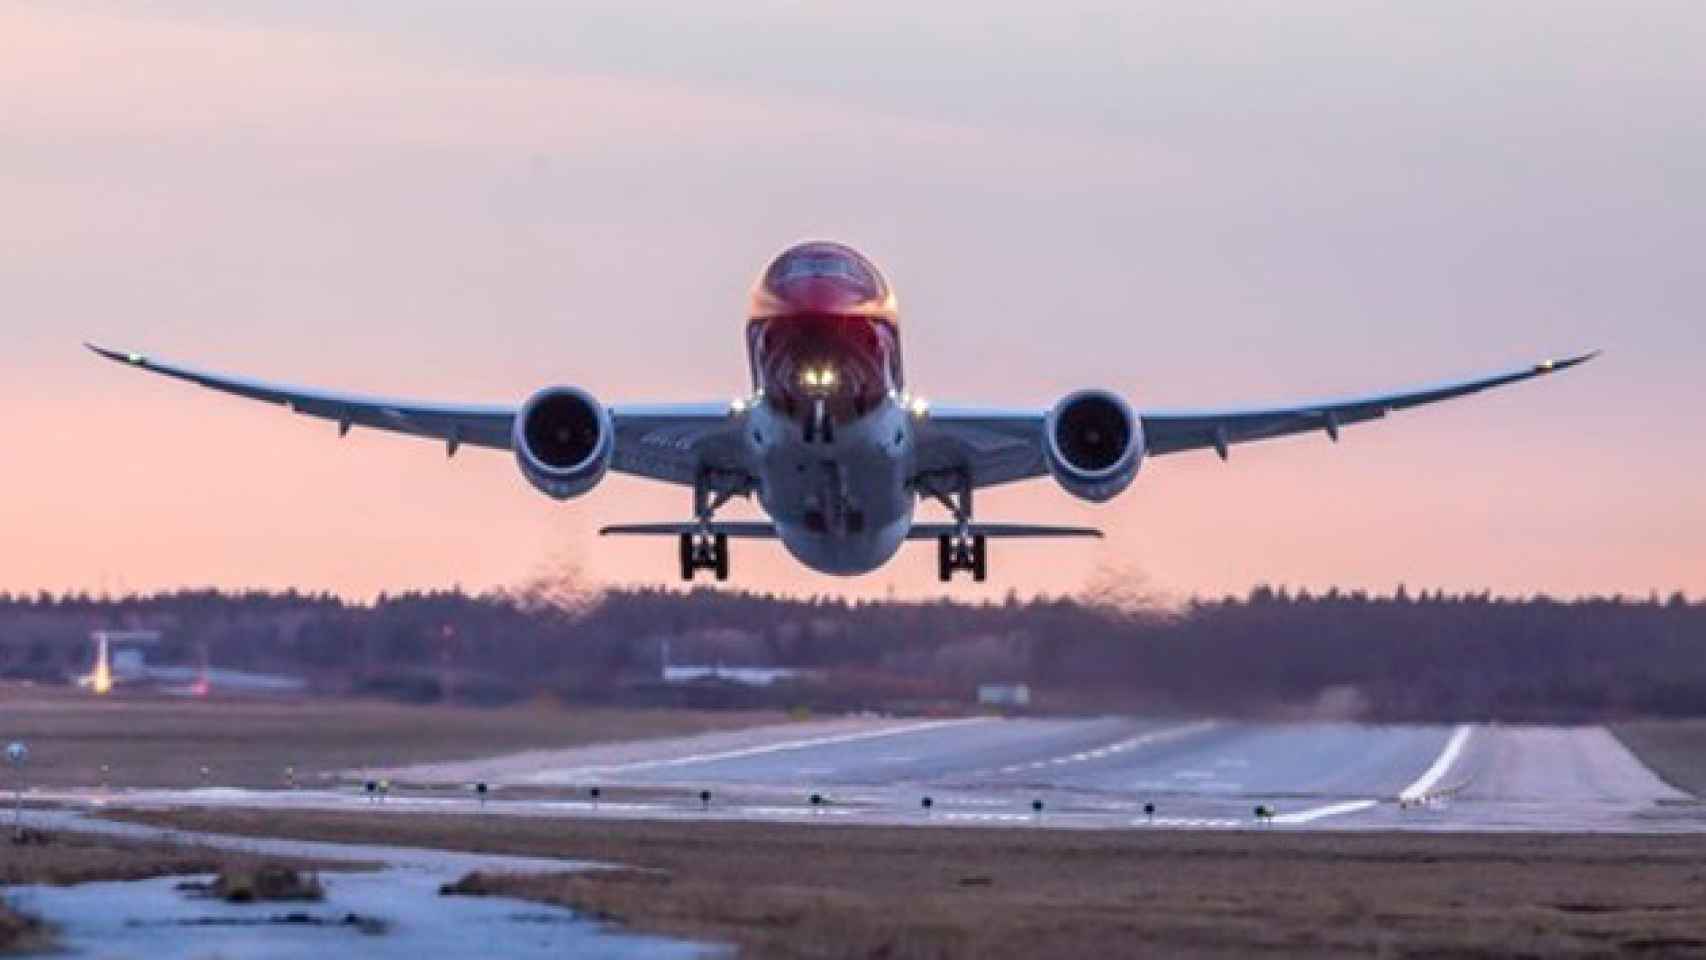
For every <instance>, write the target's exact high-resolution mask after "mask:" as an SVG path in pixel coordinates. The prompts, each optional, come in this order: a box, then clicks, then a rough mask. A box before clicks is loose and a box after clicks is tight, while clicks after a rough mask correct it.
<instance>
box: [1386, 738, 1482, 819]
mask: <svg viewBox="0 0 1706 960" xmlns="http://www.w3.org/2000/svg"><path fill="white" fill-rule="evenodd" d="M1472 729H1473V728H1472V727H1470V726H1469V724H1467V723H1464V724H1459V725H1458V727H1457V729H1456V730H1453V731H1452V732H1451V739H1450V740H1447V741H1446V742H1445V749H1444V750H1441V751H1440V752H1439V756H1438V757H1435V758H1434V762H1433V766H1431V767H1429V768H1428V769H1427V771H1426V772H1424V773H1423V774H1422V775H1421V776H1420V777H1418V778H1417V779H1416V782H1415V783H1412V784H1410V785H1409V786H1407V787H1405V788H1404V789H1403V790H1402V791H1400V792H1399V794H1398V799H1400V800H1403V801H1405V802H1414V801H1416V800H1420V799H1422V798H1423V797H1425V796H1426V795H1427V793H1428V791H1429V790H1432V789H1433V788H1434V787H1436V786H1438V785H1439V782H1440V781H1441V780H1443V779H1445V775H1446V774H1447V773H1449V772H1451V765H1452V764H1454V763H1456V762H1457V758H1458V756H1459V755H1461V754H1462V753H1463V745H1464V744H1466V743H1468V742H1469V733H1470V731H1471V730H1472Z"/></svg>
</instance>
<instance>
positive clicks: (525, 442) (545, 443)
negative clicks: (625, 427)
mask: <svg viewBox="0 0 1706 960" xmlns="http://www.w3.org/2000/svg"><path fill="white" fill-rule="evenodd" d="M514 430H515V433H514V436H513V439H512V443H511V446H513V447H514V448H515V460H516V462H517V463H518V464H520V465H521V473H522V475H523V476H525V477H526V478H527V482H528V483H531V484H533V486H534V487H535V488H537V489H538V490H539V492H540V493H543V494H545V495H546V496H548V497H552V498H554V499H557V500H567V499H569V498H570V497H578V496H580V495H581V494H583V493H585V492H587V491H588V490H591V489H592V488H593V487H594V486H596V485H597V484H598V481H600V480H602V479H604V472H605V471H606V470H608V469H609V468H610V453H611V450H612V449H613V448H614V446H615V430H614V428H613V427H612V425H611V422H610V411H608V410H606V409H605V408H604V407H603V406H602V405H600V404H599V402H598V401H597V400H594V399H593V398H592V396H591V395H590V394H588V393H587V392H586V391H584V390H580V389H577V388H575V387H546V388H545V389H543V390H541V391H539V392H538V393H535V394H534V395H533V396H531V397H529V398H527V402H526V403H525V404H522V407H521V412H520V413H518V414H516V417H515V427H514Z"/></svg>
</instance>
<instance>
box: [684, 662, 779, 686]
mask: <svg viewBox="0 0 1706 960" xmlns="http://www.w3.org/2000/svg"><path fill="white" fill-rule="evenodd" d="M801 672H802V671H799V670H796V669H794V668H793V667H725V666H723V665H722V664H720V663H718V664H711V665H696V664H673V663H666V664H664V665H663V682H664V683H699V682H702V681H710V682H722V683H743V684H746V685H747V686H749V687H768V686H770V685H771V684H773V683H775V682H777V681H778V680H792V679H795V678H796V677H799V676H800V675H801Z"/></svg>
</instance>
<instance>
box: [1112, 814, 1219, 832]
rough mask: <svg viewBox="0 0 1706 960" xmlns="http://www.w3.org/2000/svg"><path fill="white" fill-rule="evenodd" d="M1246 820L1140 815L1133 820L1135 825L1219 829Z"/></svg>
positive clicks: (1132, 823)
mask: <svg viewBox="0 0 1706 960" xmlns="http://www.w3.org/2000/svg"><path fill="white" fill-rule="evenodd" d="M1243 824H1244V821H1242V820H1233V819H1230V818H1227V817H1155V818H1153V819H1151V818H1148V817H1140V818H1139V819H1136V820H1133V821H1132V822H1131V825H1132V826H1134V827H1210V828H1214V829H1217V830H1225V829H1230V828H1232V827H1239V826H1243Z"/></svg>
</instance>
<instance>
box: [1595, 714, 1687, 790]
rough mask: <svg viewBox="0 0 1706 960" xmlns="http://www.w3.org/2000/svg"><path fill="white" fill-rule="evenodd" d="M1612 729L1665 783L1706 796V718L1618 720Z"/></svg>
mask: <svg viewBox="0 0 1706 960" xmlns="http://www.w3.org/2000/svg"><path fill="white" fill-rule="evenodd" d="M1611 732H1612V733H1613V734H1614V735H1616V737H1617V739H1619V740H1621V741H1623V745H1624V746H1626V747H1628V748H1629V750H1630V752H1631V753H1633V754H1635V756H1637V757H1639V758H1640V759H1641V762H1642V763H1644V764H1646V765H1647V768H1648V769H1650V770H1652V771H1653V772H1654V773H1656V774H1658V775H1659V776H1660V777H1661V778H1662V779H1663V780H1664V781H1665V782H1666V783H1668V784H1670V785H1671V786H1673V787H1675V788H1677V789H1678V790H1683V791H1686V792H1688V793H1691V794H1693V795H1695V796H1697V797H1706V719H1700V720H1641V721H1633V722H1629V723H1618V724H1613V725H1612V727H1611Z"/></svg>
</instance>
